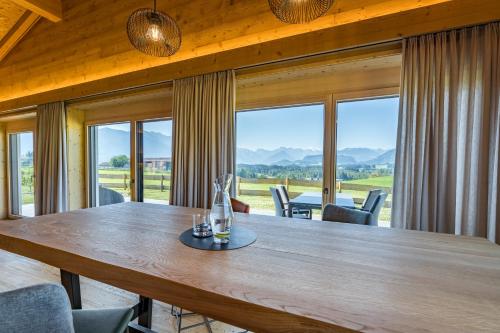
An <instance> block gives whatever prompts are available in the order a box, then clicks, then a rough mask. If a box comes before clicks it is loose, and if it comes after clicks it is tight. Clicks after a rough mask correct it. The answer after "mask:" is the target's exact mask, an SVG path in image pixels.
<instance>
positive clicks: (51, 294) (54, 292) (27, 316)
mask: <svg viewBox="0 0 500 333" xmlns="http://www.w3.org/2000/svg"><path fill="white" fill-rule="evenodd" d="M0 323H1V328H0V331H2V332H16V333H29V332H37V333H73V332H74V328H73V316H72V313H71V306H70V303H69V299H68V295H67V294H66V291H65V290H64V288H63V287H62V286H61V285H56V284H41V285H36V286H32V287H28V288H22V289H17V290H12V291H8V292H5V293H0Z"/></svg>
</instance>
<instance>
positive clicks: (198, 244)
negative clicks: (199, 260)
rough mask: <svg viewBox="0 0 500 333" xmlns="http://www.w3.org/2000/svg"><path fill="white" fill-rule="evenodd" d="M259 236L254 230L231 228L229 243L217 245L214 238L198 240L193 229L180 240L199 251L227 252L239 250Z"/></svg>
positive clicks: (182, 235)
mask: <svg viewBox="0 0 500 333" xmlns="http://www.w3.org/2000/svg"><path fill="white" fill-rule="evenodd" d="M256 239H257V235H256V234H255V232H253V231H252V230H248V229H247V228H243V227H240V226H233V227H231V238H230V239H229V243H226V244H216V243H214V240H213V237H207V238H197V237H194V236H193V229H192V228H191V229H188V230H186V231H184V232H183V233H182V234H181V235H180V237H179V240H180V241H181V242H182V243H183V244H184V245H186V246H189V247H192V248H194V249H199V250H209V251H226V250H234V249H239V248H242V247H245V246H248V245H250V244H252V243H253V242H255V240H256Z"/></svg>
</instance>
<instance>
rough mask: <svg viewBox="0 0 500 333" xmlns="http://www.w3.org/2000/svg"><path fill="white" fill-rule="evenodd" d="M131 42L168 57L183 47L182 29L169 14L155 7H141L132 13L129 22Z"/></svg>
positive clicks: (157, 55) (158, 55) (151, 52)
mask: <svg viewBox="0 0 500 333" xmlns="http://www.w3.org/2000/svg"><path fill="white" fill-rule="evenodd" d="M127 34H128V39H129V40H130V43H132V45H133V46H134V47H135V48H136V49H138V50H139V51H141V52H143V53H146V54H149V55H152V56H156V57H168V56H171V55H172V54H174V53H175V52H177V51H178V50H179V48H180V47H181V31H180V29H179V26H178V25H177V23H176V22H175V21H174V20H173V19H172V18H171V17H170V16H168V15H167V14H165V13H162V12H160V11H157V10H156V0H154V7H153V9H150V8H141V9H138V10H136V11H135V12H133V13H132V15H130V17H129V18H128V22H127Z"/></svg>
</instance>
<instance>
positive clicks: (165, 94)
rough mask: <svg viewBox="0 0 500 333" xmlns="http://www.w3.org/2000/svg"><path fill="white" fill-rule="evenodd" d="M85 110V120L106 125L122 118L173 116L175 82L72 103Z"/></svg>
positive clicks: (141, 118) (130, 119)
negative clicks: (173, 86) (173, 88)
mask: <svg viewBox="0 0 500 333" xmlns="http://www.w3.org/2000/svg"><path fill="white" fill-rule="evenodd" d="M70 105H72V106H74V107H77V108H79V109H80V110H83V111H85V123H86V124H87V125H91V124H105V123H114V122H120V121H134V120H152V119H160V118H170V117H171V116H172V85H171V84H164V85H162V86H161V87H159V88H153V89H147V90H146V91H144V90H139V91H130V92H125V93H117V94H112V95H110V96H103V97H96V98H93V99H90V100H88V101H82V102H75V103H70Z"/></svg>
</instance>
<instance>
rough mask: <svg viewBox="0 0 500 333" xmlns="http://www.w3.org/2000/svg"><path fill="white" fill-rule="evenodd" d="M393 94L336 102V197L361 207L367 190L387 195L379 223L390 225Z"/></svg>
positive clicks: (394, 133) (395, 122)
mask: <svg viewBox="0 0 500 333" xmlns="http://www.w3.org/2000/svg"><path fill="white" fill-rule="evenodd" d="M398 105H399V98H398V97H397V96H389V97H381V98H370V99H361V100H345V101H338V102H337V106H336V114H337V128H336V134H337V140H336V146H337V151H336V178H337V179H336V180H337V181H336V183H337V185H336V192H337V197H352V198H353V199H354V202H355V204H356V206H357V207H361V205H362V204H363V202H364V200H365V198H366V197H367V194H368V192H369V191H370V190H375V189H380V190H383V191H385V192H386V193H388V197H387V199H386V202H385V203H384V206H383V208H382V210H381V212H380V216H379V225H380V226H390V218H391V202H392V185H393V178H394V163H395V153H396V138H397V127H398Z"/></svg>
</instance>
